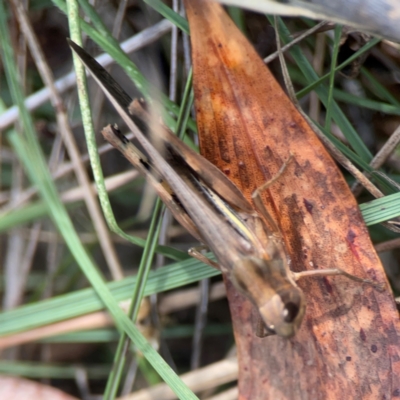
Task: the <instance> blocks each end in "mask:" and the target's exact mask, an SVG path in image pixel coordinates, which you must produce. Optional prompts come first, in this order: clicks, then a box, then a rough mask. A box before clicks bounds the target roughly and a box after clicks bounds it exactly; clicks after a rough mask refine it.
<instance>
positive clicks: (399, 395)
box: [392, 388, 400, 397]
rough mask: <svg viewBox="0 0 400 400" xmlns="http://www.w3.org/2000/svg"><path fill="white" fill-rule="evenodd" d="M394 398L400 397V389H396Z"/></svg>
mask: <svg viewBox="0 0 400 400" xmlns="http://www.w3.org/2000/svg"><path fill="white" fill-rule="evenodd" d="M392 396H393V397H400V389H399V388H397V389H395V390H394V391H393V393H392Z"/></svg>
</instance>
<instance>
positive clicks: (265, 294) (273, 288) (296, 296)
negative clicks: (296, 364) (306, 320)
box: [230, 257, 305, 338]
mask: <svg viewBox="0 0 400 400" xmlns="http://www.w3.org/2000/svg"><path fill="white" fill-rule="evenodd" d="M285 262H286V260H284V259H282V258H276V259H275V260H268V261H267V260H264V259H262V258H258V257H244V258H241V259H240V260H238V261H237V262H236V263H235V264H234V268H233V269H232V272H231V275H230V276H231V279H232V282H233V283H234V285H235V286H236V287H237V288H238V289H239V290H240V291H241V292H242V293H244V294H245V295H246V296H247V297H248V298H250V299H251V300H252V302H253V303H254V304H255V305H256V306H257V308H258V311H259V313H260V316H261V318H262V320H263V321H264V324H265V327H266V329H267V330H268V331H269V332H270V333H272V334H273V333H275V334H277V335H278V336H282V337H286V338H289V337H291V336H293V335H294V334H295V333H296V332H297V330H298V329H299V327H300V325H301V321H302V320H303V316H304V312H305V300H304V295H303V292H302V291H301V290H300V288H298V287H297V286H296V284H295V283H294V282H292V280H291V279H289V277H288V276H287V273H286V271H287V270H288V267H285V264H284V263H285Z"/></svg>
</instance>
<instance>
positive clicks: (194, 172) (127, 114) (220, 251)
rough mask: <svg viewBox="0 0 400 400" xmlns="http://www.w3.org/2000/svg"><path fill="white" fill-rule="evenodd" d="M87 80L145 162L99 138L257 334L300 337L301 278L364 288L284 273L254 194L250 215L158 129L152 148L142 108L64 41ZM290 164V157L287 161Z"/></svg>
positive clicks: (205, 164)
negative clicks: (186, 237) (179, 230)
mask: <svg viewBox="0 0 400 400" xmlns="http://www.w3.org/2000/svg"><path fill="white" fill-rule="evenodd" d="M69 45H70V47H71V48H72V50H73V51H74V52H75V53H76V54H77V55H78V57H79V58H80V59H81V61H82V62H83V64H84V65H85V66H86V68H87V69H88V70H89V72H90V73H91V75H92V76H93V78H94V79H95V80H96V81H97V83H98V84H99V85H100V87H101V88H102V90H103V91H104V93H105V94H106V96H107V97H108V99H109V100H110V102H111V103H112V104H113V106H114V107H115V109H116V110H117V112H118V113H119V114H120V116H121V118H122V119H123V120H124V122H125V123H126V124H127V126H128V128H129V129H130V130H131V132H132V133H133V134H134V137H135V139H136V140H137V141H138V143H139V144H140V146H141V148H142V149H143V151H144V152H145V153H146V154H144V153H143V152H142V151H140V150H139V149H138V148H137V147H135V146H134V144H133V143H131V142H130V141H129V140H128V139H127V138H126V137H125V136H124V135H123V134H122V133H121V132H120V131H119V130H118V128H116V127H115V126H114V127H113V126H111V125H108V126H107V127H105V128H104V129H103V131H102V134H103V136H104V138H105V139H106V140H107V141H108V142H109V143H110V144H111V145H112V146H114V147H115V148H116V149H118V150H119V151H120V152H121V153H122V154H123V155H124V156H125V157H126V158H127V159H128V160H129V161H130V162H131V163H132V164H133V165H134V166H135V167H136V168H137V169H138V170H139V171H140V172H141V173H142V174H143V175H144V176H145V177H146V178H147V180H148V182H149V183H150V184H151V185H152V186H153V187H154V189H155V190H156V192H157V194H158V195H159V196H160V198H161V200H162V201H163V202H164V203H165V205H166V206H167V207H168V208H169V210H170V211H171V213H172V214H173V216H174V217H175V218H176V220H177V221H178V222H179V223H180V224H181V225H182V226H183V227H185V228H186V229H187V230H188V231H189V233H191V234H192V235H193V236H194V237H195V238H196V239H198V240H199V241H200V242H202V243H204V244H205V245H207V247H209V248H210V249H211V250H212V252H213V253H214V255H215V256H216V258H217V260H218V264H215V263H214V262H212V261H211V260H208V259H207V258H206V257H204V256H202V255H201V254H199V253H197V252H192V254H193V255H195V256H197V257H198V258H199V259H201V260H202V261H204V262H206V263H207V264H209V265H212V266H217V267H218V268H219V269H220V270H221V271H222V273H224V274H226V275H227V276H228V277H229V279H230V280H231V281H232V283H233V284H234V286H235V287H236V288H237V289H238V290H239V291H240V292H242V293H243V294H244V295H245V296H246V297H247V298H249V299H250V300H251V301H252V303H253V304H254V305H255V306H256V308H257V310H258V312H259V314H260V317H261V320H262V322H263V325H264V326H263V328H264V332H263V333H262V332H260V331H258V335H259V336H267V335H271V334H277V335H279V336H281V337H286V338H290V337H292V336H293V335H294V334H295V333H296V332H297V331H298V329H299V327H300V325H301V322H302V319H303V317H304V313H305V308H306V306H305V297H304V294H303V292H302V291H301V289H300V288H299V287H298V286H297V284H296V281H297V280H298V279H299V278H301V277H303V276H326V275H345V276H347V277H348V278H350V279H353V280H356V281H361V282H367V283H372V284H374V283H373V282H371V281H368V280H365V279H361V278H358V277H355V276H353V275H350V274H347V273H346V272H344V271H342V270H340V269H329V270H327V269H326V270H315V271H304V272H299V273H295V272H292V271H291V270H290V268H289V258H288V255H287V251H286V249H285V244H284V242H283V239H282V237H281V234H280V232H279V228H278V227H277V226H276V224H275V222H274V221H273V219H272V218H271V217H270V216H269V214H268V213H267V211H266V209H265V208H264V207H263V204H262V202H261V198H260V192H261V190H264V189H265V188H266V187H267V186H268V185H270V184H272V183H273V182H274V181H275V180H276V179H277V177H278V176H279V174H280V173H282V172H283V169H284V168H285V166H286V164H287V163H285V165H284V166H283V168H281V171H280V172H279V173H278V174H277V176H276V177H274V178H273V179H272V180H271V181H270V182H268V183H266V184H265V185H263V187H262V188H259V189H258V190H256V191H255V192H254V194H253V202H254V204H255V206H256V207H257V210H255V208H254V207H253V206H252V205H251V204H250V203H249V202H248V201H247V200H246V198H245V197H244V196H243V194H242V193H241V192H240V190H239V189H238V188H237V187H236V186H235V185H234V184H233V183H232V182H231V181H230V180H229V179H228V178H227V177H226V176H225V175H224V174H223V173H222V172H221V171H220V170H219V169H218V168H217V167H215V166H214V165H213V164H211V163H210V162H209V161H208V160H206V159H205V158H203V157H202V156H200V155H199V154H197V153H196V152H195V151H193V150H192V149H191V148H189V147H188V146H187V145H186V144H185V143H183V142H182V141H181V140H180V139H178V138H177V137H176V136H175V135H174V134H173V133H172V132H171V131H169V130H168V129H167V128H165V127H163V126H161V125H160V124H157V127H156V129H155V131H156V133H157V136H156V137H154V132H153V133H152V132H151V130H150V135H153V137H151V140H149V139H148V138H146V136H144V134H143V133H142V131H141V130H140V129H139V128H138V126H137V125H136V123H135V121H134V118H133V117H136V118H135V120H137V118H139V122H140V124H142V123H143V122H144V124H145V125H147V126H150V127H151V126H152V125H153V126H154V121H153V120H154V119H153V120H152V118H151V117H150V115H149V114H148V113H147V111H146V110H145V108H144V107H143V105H142V103H141V102H140V101H138V100H134V101H133V102H132V99H131V98H130V97H129V96H128V95H127V94H126V93H125V91H124V90H123V89H122V88H121V87H120V86H119V85H118V84H117V83H116V82H115V80H114V79H113V78H112V77H111V76H110V75H109V74H108V73H107V72H106V71H105V70H104V69H103V67H101V65H100V64H98V63H97V61H96V60H94V58H92V57H91V56H90V55H89V54H88V53H87V52H86V51H85V50H83V49H82V48H81V47H79V46H78V45H77V44H75V43H74V42H72V41H70V40H69ZM291 157H292V156H291Z"/></svg>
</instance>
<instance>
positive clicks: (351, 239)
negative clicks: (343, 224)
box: [346, 229, 357, 244]
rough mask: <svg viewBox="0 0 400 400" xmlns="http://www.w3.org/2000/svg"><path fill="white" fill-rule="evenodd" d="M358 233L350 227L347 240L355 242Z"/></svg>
mask: <svg viewBox="0 0 400 400" xmlns="http://www.w3.org/2000/svg"><path fill="white" fill-rule="evenodd" d="M356 236H357V235H356V234H355V233H354V232H353V231H352V230H351V229H350V230H349V231H348V232H347V237H346V239H347V241H348V242H349V243H351V244H353V243H354V239H355V238H356Z"/></svg>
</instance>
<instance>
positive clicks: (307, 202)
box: [303, 199, 314, 214]
mask: <svg viewBox="0 0 400 400" xmlns="http://www.w3.org/2000/svg"><path fill="white" fill-rule="evenodd" d="M303 202H304V206H305V207H306V210H307V211H308V212H309V213H310V214H312V210H313V208H314V206H313V205H312V204H311V203H310V202H309V201H308V200H306V199H303Z"/></svg>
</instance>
